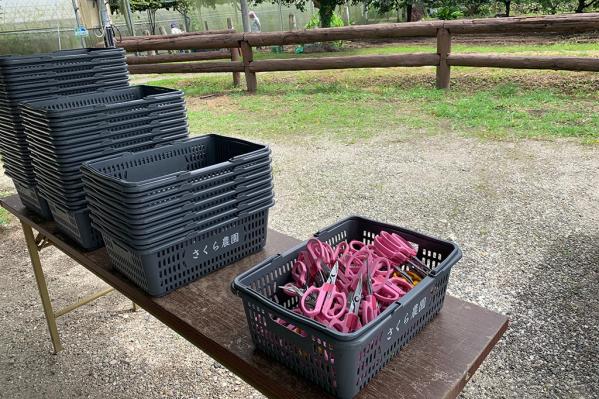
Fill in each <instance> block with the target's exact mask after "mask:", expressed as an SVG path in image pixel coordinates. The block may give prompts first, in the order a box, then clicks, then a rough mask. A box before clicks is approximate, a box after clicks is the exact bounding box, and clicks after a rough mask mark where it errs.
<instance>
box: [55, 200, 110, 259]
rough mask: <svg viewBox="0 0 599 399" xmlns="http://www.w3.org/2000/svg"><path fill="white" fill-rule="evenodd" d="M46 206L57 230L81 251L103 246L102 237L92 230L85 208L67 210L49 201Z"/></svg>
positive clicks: (87, 211)
mask: <svg viewBox="0 0 599 399" xmlns="http://www.w3.org/2000/svg"><path fill="white" fill-rule="evenodd" d="M48 205H49V207H50V212H51V213H52V216H53V217H54V221H55V222H56V225H57V226H58V229H59V230H60V231H61V232H62V233H64V234H65V235H67V236H68V237H69V238H71V239H72V240H73V241H75V242H76V243H77V244H79V245H80V246H81V247H82V248H83V249H85V250H93V249H97V248H100V247H101V246H103V242H102V236H100V234H99V233H98V231H97V230H96V229H94V228H92V225H91V220H90V218H89V210H88V209H87V208H83V209H79V210H68V209H64V208H63V207H62V206H60V205H59V204H58V203H55V202H53V201H51V200H50V201H48Z"/></svg>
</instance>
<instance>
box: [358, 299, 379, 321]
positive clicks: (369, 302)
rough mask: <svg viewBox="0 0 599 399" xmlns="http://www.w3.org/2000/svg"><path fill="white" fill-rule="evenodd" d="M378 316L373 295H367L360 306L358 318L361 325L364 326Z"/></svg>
mask: <svg viewBox="0 0 599 399" xmlns="http://www.w3.org/2000/svg"><path fill="white" fill-rule="evenodd" d="M378 315H379V308H378V304H377V302H376V298H375V297H374V296H373V295H367V296H366V298H364V300H363V301H362V303H361V304H360V316H361V318H362V325H366V324H368V323H370V322H371V321H373V320H374V319H376V317H377V316H378Z"/></svg>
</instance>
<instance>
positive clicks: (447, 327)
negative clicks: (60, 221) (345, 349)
mask: <svg viewBox="0 0 599 399" xmlns="http://www.w3.org/2000/svg"><path fill="white" fill-rule="evenodd" d="M0 204H1V205H2V206H3V207H5V208H6V209H7V210H8V211H9V212H11V213H12V214H14V215H15V216H16V217H18V218H19V219H20V220H21V221H22V222H23V223H25V224H28V225H31V226H32V227H33V228H34V229H36V230H38V231H39V232H40V233H42V234H43V235H45V236H46V237H48V238H49V239H50V240H51V241H52V243H54V244H55V246H56V247H58V248H59V249H60V250H62V251H63V252H65V253H66V254H67V255H69V256H70V257H72V258H73V259H75V260H76V261H77V262H79V263H81V264H82V265H83V266H84V267H85V268H87V269H88V270H90V271H91V272H92V273H94V274H95V275H97V276H98V277H100V278H101V279H102V280H104V281H105V282H107V283H108V284H109V285H111V286H113V287H115V288H116V289H117V290H118V291H120V292H121V293H123V294H124V295H125V296H127V297H129V298H130V299H131V300H132V301H133V302H135V303H137V304H138V305H140V306H141V307H143V308H144V309H145V310H147V311H148V312H149V313H150V314H152V315H153V316H155V317H156V318H158V319H159V320H160V321H162V322H163V323H164V324H166V325H167V326H168V327H170V328H172V329H173V330H174V331H176V332H177V333H178V334H180V335H182V336H183V337H185V338H186V339H187V340H189V341H190V342H191V343H192V344H194V345H195V346H197V347H198V348H200V349H202V350H203V351H204V352H206V353H207V354H208V355H210V356H212V357H213V358H214V359H215V360H217V361H219V362H220V363H221V364H223V365H224V366H225V367H227V368H228V369H230V370H231V371H233V372H234V373H236V374H238V375H239V376H240V377H241V378H243V379H244V380H245V381H247V382H248V383H249V384H251V385H253V386H254V387H256V388H257V389H258V390H260V391H261V392H262V393H264V394H265V395H267V396H269V397H272V398H329V397H330V396H329V395H326V394H324V393H323V392H322V391H321V390H319V389H318V388H316V387H315V386H314V384H311V383H309V382H307V381H305V380H304V379H302V378H300V377H298V376H296V375H295V374H294V373H292V372H291V371H289V370H287V369H286V368H285V367H283V366H281V365H280V364H278V363H276V362H274V361H272V360H270V359H269V358H268V357H266V356H265V355H263V354H262V353H261V352H258V351H256V350H255V349H254V346H253V344H252V342H251V339H250V335H249V330H248V328H247V323H246V319H245V313H244V311H243V306H242V304H241V300H240V299H239V298H237V297H235V296H234V295H233V293H232V292H231V290H230V282H231V281H232V280H233V278H234V277H235V276H237V275H238V274H239V273H241V272H242V271H244V270H247V269H248V268H250V267H252V266H253V265H254V264H256V263H258V262H259V261H261V260H262V259H265V258H266V257H267V256H271V255H274V254H276V253H280V252H282V251H284V250H286V249H288V248H289V247H290V246H292V245H295V244H296V243H297V242H298V241H297V240H296V239H293V238H291V237H289V236H286V235H283V234H280V233H277V232H275V231H273V230H269V233H268V241H267V244H266V247H265V249H264V250H263V251H261V252H259V253H257V254H255V255H252V256H250V257H248V258H245V259H243V260H241V261H239V262H237V263H235V264H233V265H230V266H228V267H226V268H224V269H221V270H219V271H217V272H214V273H212V274H210V275H208V276H206V277H204V278H202V279H200V280H198V281H195V282H193V283H191V284H189V285H187V286H185V287H182V288H180V289H178V290H176V291H174V292H172V293H171V294H169V295H167V296H165V297H162V298H151V297H149V296H147V295H146V294H144V293H143V292H142V291H141V290H139V289H138V288H137V287H135V286H134V285H133V284H132V283H130V282H129V281H128V280H126V279H125V278H124V277H123V276H122V275H120V274H119V273H118V272H115V271H114V270H112V268H111V266H110V262H109V260H108V258H107V255H106V251H105V249H104V248H102V249H99V250H96V251H93V252H81V251H80V250H79V249H78V248H77V247H76V246H75V245H73V244H72V243H70V242H69V241H68V240H66V239H64V237H63V236H62V235H61V234H60V233H58V232H57V230H56V225H55V224H54V223H53V222H42V221H40V219H39V218H37V217H36V216H35V215H34V214H32V213H31V212H29V211H28V210H27V209H25V208H24V207H23V205H22V203H21V201H20V199H19V198H18V197H17V196H11V197H8V198H5V199H2V200H0ZM507 323H508V321H507V318H506V317H505V316H502V315H500V314H497V313H495V312H491V311H488V310H485V309H483V308H481V307H479V306H477V305H474V304H470V303H467V302H464V301H461V300H459V299H456V298H453V297H447V299H446V301H445V305H444V307H443V309H442V310H441V312H440V313H439V315H438V316H437V317H436V318H435V319H434V320H433V321H432V322H431V323H430V324H429V325H428V326H427V327H426V328H425V329H424V330H423V331H422V332H421V333H420V334H418V336H416V337H415V338H414V339H413V340H412V341H411V342H410V343H409V344H408V345H407V346H406V347H405V348H404V349H403V350H402V351H401V353H400V354H399V355H398V356H396V357H395V358H394V359H393V360H392V361H391V362H389V364H388V365H387V366H386V367H385V368H384V369H383V370H382V371H381V372H380V373H379V374H378V375H377V376H376V377H375V378H374V379H373V380H372V381H371V382H370V383H369V384H368V386H367V387H366V388H365V389H364V390H363V391H362V392H361V393H360V394H359V395H358V398H364V399H366V398H373V399H375V398H376V399H380V398H381V397H385V398H415V397H429V398H455V397H456V396H457V395H458V393H459V392H460V391H461V389H462V388H463V386H464V385H465V384H466V382H467V381H468V379H469V378H470V377H471V376H472V375H473V373H474V372H475V371H476V369H477V368H478V367H479V365H480V364H481V362H482V361H483V360H484V358H485V357H486V356H487V355H488V353H489V352H490V350H491V349H492V348H493V346H494V345H495V344H496V342H497V341H498V340H499V338H500V337H501V335H502V334H503V333H504V331H505V330H506V328H507ZM408 382H409V383H408Z"/></svg>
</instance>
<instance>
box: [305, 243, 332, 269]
mask: <svg viewBox="0 0 599 399" xmlns="http://www.w3.org/2000/svg"><path fill="white" fill-rule="evenodd" d="M306 249H307V250H308V254H310V256H311V257H312V261H314V262H316V261H317V260H321V261H323V262H324V263H327V264H329V265H330V264H332V263H333V248H331V246H330V245H329V244H327V243H326V242H322V241H320V240H318V239H316V238H311V239H309V240H308V243H307V244H306Z"/></svg>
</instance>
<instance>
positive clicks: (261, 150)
mask: <svg viewBox="0 0 599 399" xmlns="http://www.w3.org/2000/svg"><path fill="white" fill-rule="evenodd" d="M268 156H270V149H269V148H268V146H265V145H260V144H255V143H251V142H249V141H245V140H240V139H235V138H231V137H224V136H219V135H216V134H208V135H205V136H201V137H195V138H190V139H188V140H182V141H180V142H177V143H174V144H172V145H169V146H164V147H160V148H156V149H153V150H148V151H143V152H140V153H133V154H131V153H126V154H121V155H117V156H114V157H107V158H103V159H101V160H98V161H95V162H86V163H84V164H83V166H82V167H81V171H82V172H83V174H84V175H85V176H86V177H89V179H90V180H92V181H95V182H96V186H98V187H103V188H105V189H106V190H108V191H114V192H116V193H127V195H134V194H135V193H143V194H142V195H143V196H147V195H151V194H152V193H153V192H161V191H162V192H166V191H170V190H177V189H180V188H185V187H188V186H189V185H196V186H197V185H201V184H202V182H203V181H210V182H212V181H213V180H214V178H215V177H220V178H222V179H224V180H225V181H223V183H224V182H226V181H227V180H234V179H235V178H236V177H237V176H238V169H239V168H243V167H244V166H245V165H247V164H251V163H252V162H260V161H263V160H265V159H266V158H268ZM219 184H220V183H219Z"/></svg>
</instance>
